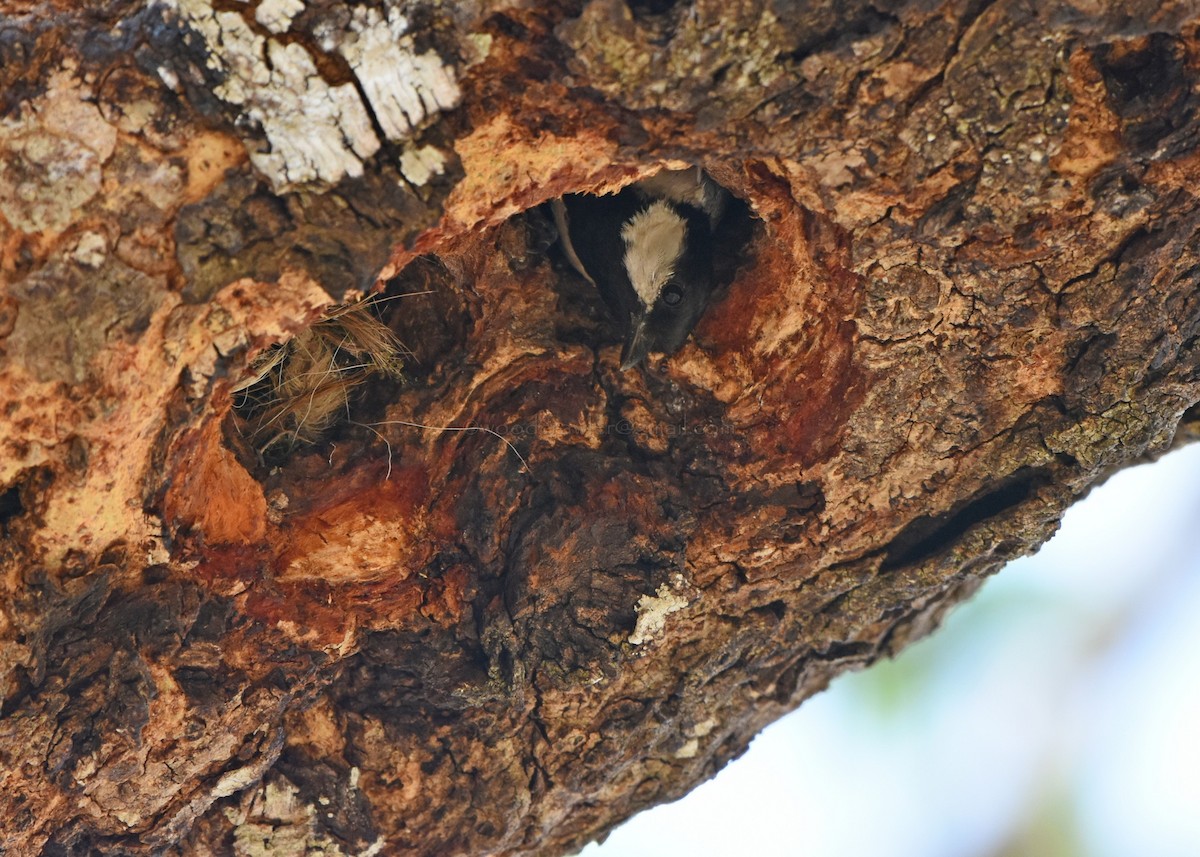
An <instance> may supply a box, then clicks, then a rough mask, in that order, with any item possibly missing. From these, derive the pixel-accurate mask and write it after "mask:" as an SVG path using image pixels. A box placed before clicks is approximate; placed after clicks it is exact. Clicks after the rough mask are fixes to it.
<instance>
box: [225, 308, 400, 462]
mask: <svg viewBox="0 0 1200 857" xmlns="http://www.w3.org/2000/svg"><path fill="white" fill-rule="evenodd" d="M376 303H378V301H377V300H376V299H375V298H365V299H363V300H360V301H354V302H352V303H347V304H338V305H337V306H333V307H330V308H329V309H327V310H326V311H325V313H324V314H323V315H322V316H321V318H320V319H318V320H317V321H316V322H314V323H313V324H311V325H310V326H309V327H308V328H307V329H306V330H303V331H301V332H300V333H298V334H296V335H295V336H293V337H292V338H291V339H289V340H287V341H286V342H281V343H279V344H277V345H273V346H271V348H269V349H267V350H266V351H265V352H263V353H262V354H261V355H259V356H258V357H257V358H256V359H255V360H254V362H253V363H252V364H251V365H250V370H249V372H248V374H247V376H246V378H244V379H243V380H242V381H241V382H240V383H238V384H237V385H236V386H235V387H234V388H233V392H234V393H235V394H238V393H240V394H241V400H240V401H238V402H235V404H234V410H235V411H236V412H237V413H238V415H239V416H240V417H241V423H242V426H244V428H245V429H246V433H247V434H249V436H250V438H251V441H252V442H253V443H254V444H255V446H256V447H257V448H258V451H259V452H260V453H265V452H267V451H268V450H270V449H272V448H275V447H278V446H281V445H287V446H288V448H291V447H294V446H296V445H297V444H312V443H315V442H316V441H318V440H320V439H321V437H322V435H323V434H324V433H325V432H326V431H327V430H328V429H329V428H330V427H331V426H332V425H333V424H334V423H335V422H336V421H337V420H338V417H339V416H341V415H342V414H348V412H349V406H350V399H351V394H352V393H353V392H354V390H355V389H357V388H358V387H359V386H361V385H362V384H363V383H364V382H366V381H367V380H368V379H369V378H370V377H372V376H378V375H383V376H386V377H391V378H398V377H400V374H401V370H402V369H403V365H404V361H403V357H404V355H405V354H406V353H407V352H406V350H405V348H404V346H403V345H401V343H400V341H399V340H398V339H397V338H396V335H395V334H394V333H392V331H391V329H390V328H389V327H388V326H387V325H385V324H384V323H383V322H382V321H380V320H379V318H378V317H377V316H376V315H375V312H374V305H375V304H376Z"/></svg>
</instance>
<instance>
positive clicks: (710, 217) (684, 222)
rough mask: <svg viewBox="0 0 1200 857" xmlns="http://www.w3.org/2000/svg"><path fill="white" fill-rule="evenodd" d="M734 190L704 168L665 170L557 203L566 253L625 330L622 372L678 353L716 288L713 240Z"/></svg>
mask: <svg viewBox="0 0 1200 857" xmlns="http://www.w3.org/2000/svg"><path fill="white" fill-rule="evenodd" d="M729 196H730V195H729V191H727V190H725V188H723V187H721V186H720V185H719V184H717V183H716V182H715V181H713V180H712V178H711V177H710V176H709V175H708V174H707V173H706V172H704V170H703V169H701V168H700V167H698V166H696V167H690V168H688V169H683V170H665V169H664V170H662V171H660V172H658V173H656V174H655V175H652V176H650V177H649V178H647V179H643V180H641V181H638V182H635V183H633V184H631V185H629V186H627V187H625V188H623V189H622V190H621V191H620V192H618V193H616V194H609V195H605V196H597V195H594V194H586V193H578V194H568V195H566V196H564V197H562V198H561V199H556V200H554V201H553V202H552V204H551V210H552V213H553V216H554V224H555V227H556V229H557V230H558V237H559V243H560V244H561V245H562V249H563V255H565V256H566V258H567V261H568V262H569V263H570V265H571V267H573V268H574V269H575V270H576V271H578V272H579V274H580V275H581V276H582V277H583V278H584V279H586V280H588V281H589V282H590V283H591V284H592V285H593V286H595V287H596V290H597V291H598V292H599V293H600V296H601V298H602V299H603V300H604V303H605V304H606V305H607V306H608V309H609V312H610V313H611V314H612V316H613V318H614V319H615V320H616V322H617V324H618V326H619V327H620V329H621V333H622V335H623V339H624V345H623V348H622V350H621V369H622V370H623V371H627V370H629V369H632V368H633V367H634V366H637V365H638V364H639V363H641V362H642V361H643V360H644V359H645V358H646V355H647V354H649V353H651V352H654V353H661V354H673V353H674V352H676V351H677V350H678V349H679V348H680V347H681V346H682V345H683V343H684V341H685V340H686V339H687V338H688V335H689V334H690V333H691V332H692V328H693V327H695V326H696V322H697V321H699V319H700V316H701V315H702V314H703V312H704V308H705V307H706V306H707V305H708V300H709V298H710V297H711V296H712V293H713V289H714V287H715V282H714V277H713V238H714V233H715V232H716V230H717V228H718V226H719V225H720V222H721V218H722V216H723V215H724V213H725V209H726V207H727V204H728V201H729Z"/></svg>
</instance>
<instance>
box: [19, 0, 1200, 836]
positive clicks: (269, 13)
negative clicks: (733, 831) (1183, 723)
mask: <svg viewBox="0 0 1200 857" xmlns="http://www.w3.org/2000/svg"><path fill="white" fill-rule="evenodd" d="M0 14H2V16H3V17H2V18H0V117H2V118H0V282H2V284H3V291H2V293H0V403H2V405H3V406H2V407H0V521H2V523H0V527H2V528H3V531H4V532H3V536H4V537H3V540H2V542H0V587H2V588H0V693H2V700H3V702H2V707H0V850H2V851H4V853H8V854H14V855H16V854H22V855H23V854H46V855H82V854H122V853H128V854H151V853H168V854H181V855H182V854H188V855H192V854H196V855H203V854H239V855H253V854H265V853H278V854H291V853H300V852H301V851H302V850H305V849H307V851H306V853H328V854H366V853H385V854H400V853H403V854H438V855H442V854H513V855H515V854H535V853H536V854H559V853H566V852H569V851H571V850H572V849H576V848H578V847H580V846H581V845H582V844H584V843H586V842H587V841H589V840H590V839H592V838H595V837H597V836H600V835H603V834H604V832H605V831H607V830H608V829H610V828H611V827H612V826H613V825H615V824H617V823H618V822H620V821H621V820H622V819H624V818H626V817H627V816H629V815H630V814H632V813H634V812H636V811H638V810H639V809H642V808H644V807H647V806H650V805H652V804H655V803H658V802H662V801H665V800H670V799H673V798H676V797H678V796H680V795H682V794H684V793H685V792H687V791H688V790H689V789H690V788H691V787H692V786H694V785H695V784H697V783H698V782H700V781H701V780H703V779H705V778H707V777H709V776H711V775H712V774H713V773H714V772H715V771H717V770H718V769H719V768H720V767H721V766H722V765H724V764H725V763H726V762H727V761H729V760H730V759H731V758H733V757H734V756H736V755H737V754H739V753H740V752H742V750H743V749H744V748H745V747H746V744H747V742H748V741H749V740H750V738H751V737H752V736H753V735H754V734H755V733H756V732H757V731H758V730H759V729H760V728H761V727H763V726H764V725H766V724H767V723H769V722H771V721H772V720H774V719H776V718H778V717H779V716H781V715H782V714H784V713H785V712H787V711H789V710H791V709H793V708H794V707H796V706H797V705H799V704H800V703H801V702H802V701H803V700H804V699H805V698H807V697H808V696H810V695H812V694H813V693H815V692H817V691H819V690H820V689H821V688H823V687H824V686H825V685H826V683H827V682H828V681H829V680H830V679H831V678H832V677H833V676H835V675H837V674H838V673H841V672H844V671H846V670H848V669H854V668H859V667H863V666H866V665H868V664H870V663H871V662H872V661H875V660H877V659H879V658H881V657H886V656H888V655H890V654H891V653H893V652H895V651H896V650H898V649H899V648H901V647H903V646H904V645H905V644H907V643H908V642H910V641H912V640H913V639H915V638H918V637H920V636H921V635H923V634H925V633H928V632H929V631H930V630H931V629H933V628H934V627H935V626H936V625H937V623H938V621H939V619H940V617H941V616H942V615H943V614H944V613H945V611H946V610H947V609H948V608H950V607H951V606H953V605H954V604H955V603H957V602H959V601H961V600H963V599H964V598H966V597H968V596H969V595H970V594H971V593H972V592H973V591H975V590H976V589H977V587H978V586H979V585H980V583H981V581H982V579H983V578H984V577H985V576H986V575H988V574H989V573H991V572H993V571H995V570H996V569H997V568H999V567H1000V566H1001V565H1002V564H1003V563H1004V562H1005V561H1007V560H1008V559H1010V558H1012V557H1014V556H1017V555H1020V554H1023V553H1027V552H1029V551H1031V550H1033V549H1034V548H1036V547H1037V546H1038V545H1039V544H1040V543H1041V542H1043V541H1044V540H1045V539H1046V538H1047V537H1048V536H1049V535H1050V534H1051V533H1052V532H1053V531H1054V529H1055V527H1056V526H1057V522H1058V520H1059V518H1060V516H1061V514H1062V512H1063V510H1064V509H1065V508H1066V507H1067V506H1068V505H1069V504H1070V503H1071V502H1072V501H1073V500H1075V499H1076V498H1078V497H1079V496H1080V495H1082V494H1083V493H1085V492H1086V491H1087V490H1088V489H1089V487H1090V486H1092V485H1093V484H1095V483H1096V482H1097V481H1098V480H1101V479H1103V478H1104V477H1105V476H1106V475H1108V474H1109V473H1111V472H1112V471H1113V470H1115V469H1117V468H1120V467H1121V466H1123V465H1126V464H1128V463H1131V462H1133V461H1136V460H1139V459H1142V458H1144V457H1146V456H1152V455H1154V454H1156V453H1157V452H1160V451H1161V450H1163V449H1164V448H1166V447H1167V446H1169V445H1170V444H1171V443H1172V442H1173V440H1174V439H1176V438H1186V437H1190V436H1192V435H1193V434H1194V431H1193V430H1192V426H1193V424H1194V422H1195V414H1194V412H1193V411H1192V410H1190V409H1191V408H1193V406H1194V405H1195V404H1196V402H1197V401H1198V400H1200V375H1198V367H1200V363H1198V356H1200V355H1198V351H1197V335H1198V333H1200V295H1198V293H1197V284H1198V280H1200V264H1198V259H1197V256H1198V252H1197V248H1198V246H1200V205H1198V201H1197V196H1196V188H1197V187H1198V186H1200V149H1198V143H1200V120H1198V117H1197V106H1198V104H1200V30H1198V27H1200V12H1198V11H1197V7H1196V5H1195V3H1193V2H1166V3H1160V2H1157V0H1155V2H1150V1H1149V0H1146V2H1140V0H1127V2H1110V3H1103V2H1093V0H1073V2H1066V0H1058V1H1057V2H1041V3H1034V2H1020V0H1008V1H1007V2H1006V1H1005V0H999V2H985V0H948V2H935V0H912V2H905V0H875V2H832V0H831V2H824V3H822V2H801V3H791V2H787V3H783V2H768V0H695V2H691V3H688V2H678V3H644V2H643V3H633V2H631V3H628V4H627V3H623V2H619V0H588V2H562V3H549V4H542V3H536V4H535V3H520V2H510V3H503V2H487V0H478V2H474V3H464V4H441V3H434V2H420V0H396V2H383V0H376V2H370V3H363V4H354V5H353V6H350V5H349V4H344V3H340V2H334V0H325V2H310V3H307V4H301V3H298V2H289V0H259V2H257V3H248V4H240V3H219V2H218V3H209V2H203V1H202V0H175V2H170V3H163V4H158V5H147V4H140V3H132V2H118V0H114V2H107V3H106V2H95V3H91V4H87V5H86V6H83V7H79V6H76V5H75V4H68V3H62V2H48V3H39V4H32V3H27V2H21V0H7V2H0ZM691 163H699V164H702V165H703V166H704V167H705V168H706V169H707V170H708V171H709V172H710V173H711V174H712V175H713V176H714V177H715V178H716V179H717V180H718V181H720V182H721V183H722V184H724V185H725V186H726V187H728V188H729V189H730V190H731V191H732V192H733V193H734V194H735V195H736V196H738V197H739V198H740V199H741V200H743V201H744V202H745V203H746V205H747V210H748V212H749V217H748V218H747V222H746V224H745V227H746V229H745V231H746V236H745V237H746V240H745V242H744V244H745V246H744V247H742V246H741V245H742V243H743V242H742V241H741V240H740V239H739V240H738V241H737V242H733V243H731V245H730V246H727V247H724V248H722V254H721V255H722V259H723V268H724V273H725V276H726V279H727V280H728V281H729V282H728V285H727V286H726V287H725V288H724V290H723V291H722V292H721V293H720V295H719V296H718V298H717V300H716V301H715V302H714V304H713V305H712V306H711V308H710V309H709V311H708V313H707V315H706V316H705V318H704V319H703V320H702V321H701V323H700V325H699V327H698V328H697V330H696V332H695V335H694V337H693V339H692V340H691V341H690V342H689V343H688V344H687V345H686V346H685V347H684V348H683V350H682V351H680V352H679V353H678V354H677V355H675V356H673V357H671V358H669V359H655V360H651V362H650V364H649V365H648V366H646V367H644V368H642V369H638V370H634V371H630V372H627V373H621V372H620V371H618V369H617V368H616V363H617V352H618V343H617V342H616V337H615V335H614V333H613V331H612V329H611V327H610V325H609V322H608V321H607V319H606V318H605V316H604V313H603V311H602V309H601V308H600V305H599V302H598V300H597V299H596V296H595V295H594V294H593V293H592V292H591V291H590V290H589V289H588V288H587V287H585V286H584V285H583V284H582V283H581V282H580V281H579V280H578V278H576V277H574V276H573V275H572V274H571V273H570V272H569V270H568V269H567V268H566V266H564V265H563V264H562V263H561V260H560V259H558V258H557V256H556V255H555V253H554V251H553V250H550V251H546V250H545V243H546V242H545V219H544V217H543V216H542V214H541V213H540V211H539V209H538V206H540V205H541V204H543V203H544V202H546V201H547V200H549V199H552V198H555V197H557V196H560V195H561V194H564V193H568V192H588V191H590V192H602V191H606V190H608V191H611V190H614V189H616V188H619V187H620V186H622V185H623V184H625V183H628V182H630V181H633V180H635V179H637V178H638V177H641V176H644V175H647V174H649V173H650V172H653V171H654V170H655V169H657V168H659V167H660V166H662V165H664V164H665V165H671V166H682V165H684V164H691ZM368 292H382V293H383V294H384V296H385V297H388V298H393V297H394V298H395V299H394V300H389V301H388V302H387V303H383V304H380V305H379V306H380V307H382V308H383V309H382V312H383V313H384V318H385V319H386V321H387V322H388V324H389V325H390V326H391V327H392V329H393V330H394V331H395V332H396V333H397V335H398V336H399V337H400V338H401V340H402V341H403V342H404V343H405V344H406V345H407V346H408V348H409V349H411V351H412V352H413V353H412V355H411V357H410V359H409V360H408V365H407V367H406V376H407V377H406V379H405V381H404V382H403V383H395V382H392V381H386V380H380V381H378V382H373V383H371V384H368V385H365V386H364V388H363V389H362V390H361V391H360V392H361V395H359V396H357V397H356V398H355V399H354V400H353V404H352V407H351V409H350V412H349V413H348V415H347V418H346V419H345V420H343V421H342V424H341V425H340V426H338V427H336V428H335V429H333V430H332V432H331V433H330V434H329V435H328V436H327V437H325V438H324V439H323V440H322V441H321V442H320V443H317V444H315V445H312V446H298V447H295V448H293V449H290V450H287V451H286V454H284V455H276V456H274V457H273V458H271V459H270V460H267V461H263V460H260V459H258V458H257V457H256V456H255V454H254V452H253V449H251V448H250V447H249V445H248V444H247V442H246V440H245V438H244V437H242V436H241V435H240V434H239V422H238V417H237V413H236V412H235V407H234V406H235V404H236V403H237V397H236V396H235V395H234V394H233V393H232V390H233V388H234V387H235V385H236V383H237V381H238V379H239V378H241V377H243V376H244V375H245V373H246V371H247V367H248V365H249V364H250V362H251V361H252V360H253V358H254V356H255V355H256V354H258V353H261V351H262V350H263V349H264V348H266V347H268V346H269V345H271V344H272V343H275V342H280V341H284V340H286V339H287V338H288V337H290V336H292V335H294V334H296V333H297V332H299V331H302V330H303V329H304V328H305V327H306V326H307V325H309V324H311V323H313V322H314V321H315V320H316V319H317V318H318V317H319V316H320V314H321V311H322V309H323V308H324V307H326V306H329V305H330V304H332V303H334V302H336V301H342V300H347V299H349V298H353V297H354V296H356V295H359V294H361V293H368ZM402 295H407V296H405V297H401V296H402ZM414 423H418V424H421V425H424V426H432V427H452V428H456V429H457V428H462V427H466V426H476V427H486V428H489V429H491V430H493V431H495V432H496V433H498V434H501V435H503V441H507V443H506V442H503V441H502V440H501V439H500V438H497V437H496V436H495V435H493V434H489V433H487V432H483V431H444V430H436V429H431V428H415V427H414V426H413V425H412V424H414ZM518 456H519V457H518Z"/></svg>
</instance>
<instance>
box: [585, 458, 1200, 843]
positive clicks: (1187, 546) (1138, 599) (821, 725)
mask: <svg viewBox="0 0 1200 857" xmlns="http://www.w3.org/2000/svg"><path fill="white" fill-rule="evenodd" d="M672 855H688V857H706V855H720V857H728V856H729V855H754V857H792V855H803V857H863V856H864V855H868V857H1000V855H1003V857H1026V855H1028V857H1034V855H1036V857H1130V855H1153V857H1196V855H1200V444H1195V445H1193V446H1191V447H1189V448H1185V449H1183V450H1180V451H1177V452H1174V453H1172V454H1170V455H1168V456H1166V457H1164V458H1163V459H1161V460H1160V461H1158V462H1156V463H1155V464H1151V465H1143V466H1140V467H1136V468H1133V469H1129V470H1125V471H1122V472H1121V473H1118V474H1117V475H1116V476H1114V477H1112V478H1111V479H1110V480H1109V481H1108V482H1107V483H1106V484H1104V485H1102V486H1100V487H1099V488H1097V489H1096V490H1095V491H1093V492H1092V493H1091V495H1089V496H1088V497H1087V498H1086V499H1085V500H1084V501H1082V502H1081V503H1079V504H1077V505H1076V506H1074V507H1073V508H1072V509H1071V510H1069V511H1068V512H1067V514H1066V517H1065V518H1064V519H1063V524H1062V529H1061V530H1060V531H1059V533H1058V534H1057V535H1056V536H1055V537H1054V538H1053V539H1052V540H1051V541H1050V542H1048V543H1047V544H1046V545H1045V546H1044V547H1043V548H1042V550H1041V551H1040V552H1039V553H1038V554H1037V555H1036V556H1033V557H1028V558H1025V559H1022V560H1018V561H1016V562H1014V563H1011V564H1010V565H1009V566H1008V567H1007V568H1005V569H1003V570H1002V571H1001V572H1000V573H999V574H998V575H997V576H996V577H994V578H993V579H992V580H990V581H989V582H988V583H987V584H986V585H985V586H984V588H983V591H982V592H981V593H980V594H979V595H978V596H976V598H975V599H974V600H972V601H971V602H970V603H968V604H966V605H964V606H962V607H959V608H958V609H957V610H956V611H954V612H953V613H952V614H951V616H950V618H949V619H948V620H947V622H946V623H945V625H944V626H943V628H942V629H941V630H940V631H938V632H937V633H935V634H934V635H933V636H932V637H931V638H929V639H926V640H924V641H922V642H921V643H919V644H917V645H915V646H912V647H910V648H909V649H907V650H906V651H905V652H904V653H903V654H902V655H901V656H900V657H899V658H897V659H896V661H893V662H889V663H883V664H879V665H877V666H876V667H873V668H872V669H870V670H867V671H866V672H864V673H858V674H854V675H850V676H844V677H842V678H840V679H838V680H837V681H835V682H834V684H833V686H832V687H831V688H830V690H828V691H826V692H825V693H824V694H821V695H820V696H818V697H816V698H814V699H811V700H809V701H808V702H806V703H805V704H804V705H803V706H802V707H801V708H800V709H799V710H798V711H797V712H795V713H793V714H792V715H790V716H789V717H787V718H785V719H783V720H781V721H780V722H778V723H776V724H775V725H773V726H771V727H769V728H768V729H766V730H765V731H764V732H763V733H762V734H761V735H759V737H758V738H756V739H755V741H754V743H753V744H752V745H751V747H750V750H749V751H748V752H747V753H746V755H745V756H743V757H742V758H741V759H738V760H737V761H735V762H733V763H731V764H730V765H729V766H728V767H726V768H725V770H724V771H722V772H721V773H720V774H718V775H717V777H716V778H715V779H713V780H711V781H709V782H708V783H705V784H704V785H702V786H700V787H699V788H698V789H696V790H695V791H694V792H692V793H691V794H690V795H688V796H687V797H685V798H684V799H682V800H680V801H678V802H676V803H674V804H670V805H667V806H662V807H658V808H656V809H653V810H650V811H648V812H645V813H642V814H641V815H639V816H637V817H635V818H634V819H632V820H631V821H629V822H627V823H626V824H625V825H624V826H622V827H621V828H619V829H617V830H616V831H615V832H614V833H613V834H612V835H611V836H610V837H609V839H608V840H607V842H605V843H604V845H602V846H599V845H596V844H592V845H589V846H588V847H587V848H585V849H584V850H583V851H582V852H581V855H580V857H672Z"/></svg>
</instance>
